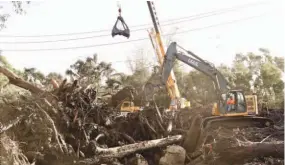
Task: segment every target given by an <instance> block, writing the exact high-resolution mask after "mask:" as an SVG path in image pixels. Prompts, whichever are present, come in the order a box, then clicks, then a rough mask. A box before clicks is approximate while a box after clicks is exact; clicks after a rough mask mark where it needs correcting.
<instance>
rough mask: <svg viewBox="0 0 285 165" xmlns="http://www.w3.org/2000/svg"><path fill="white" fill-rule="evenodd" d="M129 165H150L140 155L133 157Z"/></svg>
mask: <svg viewBox="0 0 285 165" xmlns="http://www.w3.org/2000/svg"><path fill="white" fill-rule="evenodd" d="M128 164H132V165H148V163H147V161H146V160H145V158H144V157H143V156H142V155H140V154H136V156H135V157H132V158H131V159H130V160H129V162H128Z"/></svg>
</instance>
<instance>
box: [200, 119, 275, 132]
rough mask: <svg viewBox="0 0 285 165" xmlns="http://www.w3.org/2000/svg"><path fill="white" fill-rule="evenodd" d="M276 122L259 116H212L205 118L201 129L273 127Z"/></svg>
mask: <svg viewBox="0 0 285 165" xmlns="http://www.w3.org/2000/svg"><path fill="white" fill-rule="evenodd" d="M273 125H274V122H273V121H272V120H271V119H269V118H265V117H258V116H212V117H207V118H204V119H203V121H202V124H201V129H203V130H205V129H209V128H211V129H215V128H218V127H225V128H244V127H260V128H263V127H272V126H273Z"/></svg>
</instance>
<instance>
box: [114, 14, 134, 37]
mask: <svg viewBox="0 0 285 165" xmlns="http://www.w3.org/2000/svg"><path fill="white" fill-rule="evenodd" d="M118 23H121V25H122V28H123V29H119V28H118V25H119V24H118ZM116 35H122V36H124V37H127V38H129V37H130V29H129V27H128V25H127V24H126V23H125V21H124V19H123V17H121V16H118V18H117V21H116V23H115V25H114V26H113V30H112V37H114V36H116Z"/></svg>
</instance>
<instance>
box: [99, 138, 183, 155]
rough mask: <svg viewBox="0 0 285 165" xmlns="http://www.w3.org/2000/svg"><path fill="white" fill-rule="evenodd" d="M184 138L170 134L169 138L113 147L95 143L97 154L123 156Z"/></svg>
mask: <svg viewBox="0 0 285 165" xmlns="http://www.w3.org/2000/svg"><path fill="white" fill-rule="evenodd" d="M181 140H182V136H181V135H176V136H170V137H167V138H162V139H156V140H150V141H143V142H139V143H134V144H128V145H124V146H120V147H113V148H107V149H106V148H100V147H98V146H96V144H95V143H94V145H95V153H96V156H99V157H105V158H122V157H124V156H126V155H129V154H132V153H135V152H138V151H143V150H147V149H151V148H156V147H162V146H167V145H170V144H174V143H177V142H180V141H181Z"/></svg>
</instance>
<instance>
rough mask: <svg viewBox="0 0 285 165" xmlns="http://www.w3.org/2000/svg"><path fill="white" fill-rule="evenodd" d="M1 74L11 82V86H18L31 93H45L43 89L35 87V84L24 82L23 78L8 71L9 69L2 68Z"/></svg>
mask: <svg viewBox="0 0 285 165" xmlns="http://www.w3.org/2000/svg"><path fill="white" fill-rule="evenodd" d="M0 73H2V74H3V75H5V76H6V77H7V78H8V79H9V82H10V83H11V84H13V85H16V86H18V87H21V88H24V89H26V90H28V91H30V92H31V93H34V94H41V93H44V92H45V91H44V90H42V89H40V88H38V87H36V86H34V85H33V84H31V83H29V82H27V81H25V80H23V79H22V78H21V77H19V76H18V75H16V74H14V73H13V72H11V71H10V70H8V69H7V68H4V67H2V66H0Z"/></svg>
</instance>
